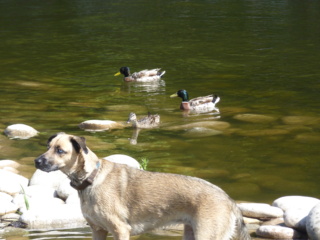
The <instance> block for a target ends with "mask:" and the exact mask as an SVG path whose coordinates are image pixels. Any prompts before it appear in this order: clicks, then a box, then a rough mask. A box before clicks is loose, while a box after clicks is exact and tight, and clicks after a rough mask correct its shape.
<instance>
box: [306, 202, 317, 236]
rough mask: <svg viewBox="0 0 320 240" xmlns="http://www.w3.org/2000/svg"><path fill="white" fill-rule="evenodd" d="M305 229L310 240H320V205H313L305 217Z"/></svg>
mask: <svg viewBox="0 0 320 240" xmlns="http://www.w3.org/2000/svg"><path fill="white" fill-rule="evenodd" d="M306 229H307V233H308V236H309V238H310V239H311V240H320V203H318V204H317V205H315V206H314V207H313V208H312V209H311V211H310V213H309V215H308V216H307V219H306Z"/></svg>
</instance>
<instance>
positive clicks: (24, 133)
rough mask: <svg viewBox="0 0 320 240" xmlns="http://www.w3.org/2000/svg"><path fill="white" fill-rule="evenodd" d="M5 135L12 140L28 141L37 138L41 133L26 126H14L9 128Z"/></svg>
mask: <svg viewBox="0 0 320 240" xmlns="http://www.w3.org/2000/svg"><path fill="white" fill-rule="evenodd" d="M4 133H5V134H6V135H7V136H8V137H9V138H12V139H28V138H31V137H34V136H36V135H37V134H38V133H39V132H38V131H37V130H35V129H34V128H33V127H30V126H28V125H25V124H13V125H10V126H8V127H7V128H6V129H5V130H4Z"/></svg>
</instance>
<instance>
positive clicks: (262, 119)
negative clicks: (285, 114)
mask: <svg viewBox="0 0 320 240" xmlns="http://www.w3.org/2000/svg"><path fill="white" fill-rule="evenodd" d="M233 118H234V119H237V120H239V121H243V122H250V123H269V122H273V121H276V120H277V118H276V117H272V116H267V115H262V114H251V113H243V114H237V115H235V116H234V117H233Z"/></svg>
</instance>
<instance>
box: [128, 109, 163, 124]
mask: <svg viewBox="0 0 320 240" xmlns="http://www.w3.org/2000/svg"><path fill="white" fill-rule="evenodd" d="M130 122H132V126H133V127H134V128H154V127H157V126H158V125H159V124H160V115H159V114H154V115H151V114H150V112H149V113H148V116H146V117H143V118H141V119H139V120H137V116H136V114H135V113H133V112H131V113H130V114H129V118H128V121H127V123H130Z"/></svg>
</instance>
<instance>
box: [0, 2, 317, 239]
mask: <svg viewBox="0 0 320 240" xmlns="http://www.w3.org/2000/svg"><path fill="white" fill-rule="evenodd" d="M0 6H1V7H0V20H1V26H0V52H1V55H0V67H1V71H0V83H1V88H0V94H1V95H0V96H1V98H0V129H1V130H2V131H3V130H4V129H5V128H6V127H7V126H8V125H11V124H15V123H24V124H27V125H30V126H32V127H34V128H36V129H37V130H38V131H40V134H39V135H38V136H36V137H34V138H31V139H28V140H10V139H8V138H7V137H6V136H5V135H1V136H0V149H1V151H0V159H12V160H15V161H17V162H19V163H21V164H22V166H21V168H20V171H21V172H20V173H21V174H22V175H24V176H26V177H30V176H31V175H32V174H33V172H34V170H35V168H34V165H33V159H34V158H35V157H37V156H38V155H40V154H41V153H43V152H44V151H45V149H46V147H45V145H46V140H47V138H48V137H49V136H51V135H52V134H54V133H56V132H60V131H64V132H67V133H70V134H75V135H81V136H84V137H86V138H87V144H88V146H89V147H90V148H91V149H92V150H93V151H94V152H96V153H97V155H98V156H100V157H104V156H108V155H111V154H116V153H121V154H127V155H130V156H132V157H134V158H136V159H137V160H140V159H141V158H147V159H149V165H148V169H149V170H150V171H161V172H173V173H179V174H185V175H191V176H197V177H201V178H204V179H206V180H208V181H210V182H212V183H215V184H217V185H218V186H220V187H222V188H223V189H224V190H225V191H226V192H227V193H228V194H229V195H230V196H231V197H232V198H234V199H235V200H243V201H255V202H265V203H271V202H272V201H273V200H274V199H276V198H278V197H281V196H284V195H306V196H313V197H320V193H319V190H320V187H319V184H318V183H319V181H320V174H319V173H320V168H319V163H318V160H319V143H320V133H319V130H320V116H319V106H320V104H319V90H320V81H319V79H320V68H319V59H320V45H319V39H320V28H319V26H320V2H318V1H285V0H277V1H249V0H241V1H239V0H230V1H214V0H212V1H209V0H208V1H200V0H199V1H198V0H194V1H145V0H140V1H128V0H121V1H100V0H97V1H82V0H80V1H79V0H77V1H67V2H64V1H37V0H32V1H18V0H11V1H1V2H0ZM121 66H130V67H131V69H132V70H133V71H135V70H142V69H144V68H155V67H161V68H162V69H164V70H166V74H165V76H164V78H163V81H161V82H159V83H157V84H131V83H124V82H123V81H122V80H121V77H114V76H113V75H114V73H116V72H117V71H118V70H119V68H120V67H121ZM181 88H185V89H187V90H188V92H189V95H190V97H191V98H192V97H197V96H201V95H208V94H211V93H216V94H218V95H219V96H220V97H221V101H220V103H219V104H218V105H217V106H218V107H219V109H220V112H221V113H220V114H219V115H216V114H200V115H184V114H183V113H182V112H181V111H180V110H179V104H180V99H171V98H170V97H169V96H170V95H171V94H173V93H174V92H176V91H177V90H178V89H181ZM131 111H134V112H136V113H137V115H138V117H139V116H142V115H146V114H147V113H148V112H151V113H159V114H160V115H161V122H162V124H161V126H160V127H159V128H157V129H152V130H142V131H141V132H140V134H139V137H138V140H137V142H138V143H137V144H136V145H131V144H130V142H129V138H131V136H132V134H133V130H132V129H130V128H127V129H121V130H112V131H106V132H97V133H92V132H86V131H83V130H82V129H80V128H78V124H79V123H81V122H82V121H85V120H89V119H101V120H103V119H109V120H115V121H126V120H127V117H128V115H129V112H131ZM244 114H255V115H256V114H258V116H255V115H253V116H254V117H253V118H250V119H249V120H248V119H247V117H248V115H244ZM250 116H251V117H252V115H249V117H250ZM203 121H205V122H208V121H217V122H221V124H222V126H223V127H220V128H219V129H203V128H201V125H200V126H198V127H193V128H187V127H184V126H183V125H185V124H188V123H195V122H203ZM203 130H204V131H203ZM43 234H44V236H43ZM58 235H59V236H60V237H61V238H62V239H87V238H89V237H90V232H89V230H88V229H82V230H79V232H78V231H77V230H74V231H73V230H70V232H69V230H67V231H65V232H64V233H61V232H58ZM42 237H43V238H42ZM45 237H46V238H45ZM44 238H45V239H55V238H58V237H57V236H56V235H55V233H52V232H45V233H41V234H40V233H37V232H36V233H31V234H30V236H26V237H22V238H21V239H23V240H24V239H44ZM180 238H181V237H174V236H172V237H168V236H165V237H163V236H157V235H153V234H145V235H142V236H139V237H137V238H135V239H146V240H147V239H172V240H173V239H180ZM15 239H16V238H15Z"/></svg>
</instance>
